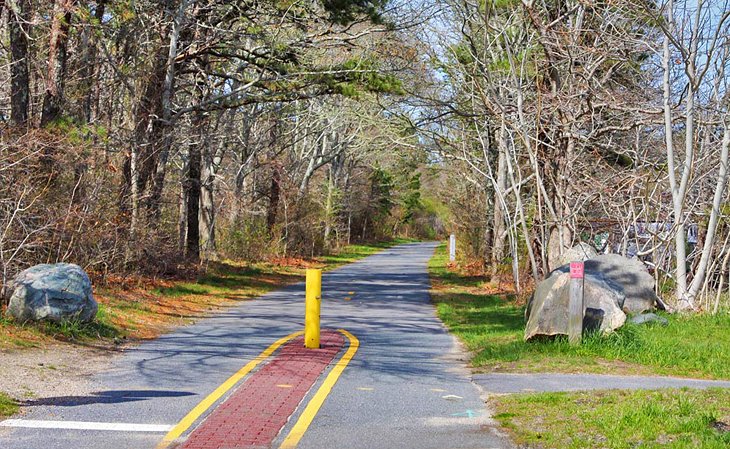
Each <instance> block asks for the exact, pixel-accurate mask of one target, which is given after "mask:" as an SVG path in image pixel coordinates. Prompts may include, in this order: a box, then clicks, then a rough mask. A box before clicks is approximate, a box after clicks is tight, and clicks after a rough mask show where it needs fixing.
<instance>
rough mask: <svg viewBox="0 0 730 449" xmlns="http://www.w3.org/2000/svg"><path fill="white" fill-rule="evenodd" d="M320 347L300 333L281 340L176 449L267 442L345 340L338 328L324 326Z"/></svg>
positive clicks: (236, 448) (217, 448) (249, 445)
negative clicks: (309, 344)
mask: <svg viewBox="0 0 730 449" xmlns="http://www.w3.org/2000/svg"><path fill="white" fill-rule="evenodd" d="M320 345H321V347H320V349H306V348H305V347H304V337H298V338H296V339H294V340H292V341H291V342H289V343H287V344H286V345H284V346H283V347H282V348H281V349H280V350H279V353H278V354H276V355H275V356H274V358H273V359H272V360H271V361H270V362H269V363H267V364H266V365H264V366H263V367H262V368H261V369H260V370H259V371H257V372H256V373H254V374H252V375H251V377H249V378H248V379H246V380H245V381H244V383H243V384H242V385H241V386H240V387H239V388H238V389H237V390H236V391H234V392H233V394H231V396H230V397H229V398H228V399H227V400H226V401H225V402H223V403H222V404H221V405H219V406H218V407H217V408H216V409H215V410H213V412H211V414H210V415H209V416H208V417H207V418H206V419H205V420H204V421H203V422H202V424H200V425H199V426H198V427H197V428H196V429H195V430H194V431H193V432H192V433H191V434H190V436H189V437H188V439H187V440H186V441H185V442H184V443H183V444H182V445H181V446H180V448H181V449H241V448H253V447H269V446H270V445H271V442H272V441H274V438H276V436H277V435H278V434H279V431H280V430H281V428H282V427H284V425H285V424H286V422H287V420H288V419H289V417H290V416H291V415H292V413H294V410H296V408H297V406H298V405H299V403H300V402H301V401H302V399H303V398H304V396H305V395H306V394H307V392H308V391H309V390H310V388H312V385H314V383H315V382H316V381H317V378H319V376H320V375H321V374H322V372H323V371H324V370H325V368H327V366H328V365H329V364H330V363H332V361H333V359H334V358H335V356H336V355H337V353H338V352H339V351H340V349H342V347H343V346H344V345H345V338H344V336H343V335H342V334H340V333H339V332H334V331H324V332H322V334H321V336H320Z"/></svg>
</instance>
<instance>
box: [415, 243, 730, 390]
mask: <svg viewBox="0 0 730 449" xmlns="http://www.w3.org/2000/svg"><path fill="white" fill-rule="evenodd" d="M446 262H447V253H446V247H445V245H442V246H440V247H439V248H438V249H437V251H436V254H435V256H434V258H433V259H432V260H431V262H430V264H429V270H430V273H431V277H432V280H433V282H434V290H433V292H432V297H433V299H434V302H435V303H436V307H437V311H438V315H439V317H440V318H441V319H442V320H443V321H444V323H445V324H446V325H447V326H448V328H449V329H450V330H451V331H452V332H453V333H454V334H456V335H457V336H458V337H459V338H460V339H461V340H462V341H463V342H464V343H465V345H466V347H467V348H468V349H469V350H470V351H471V352H472V353H473V359H472V364H473V366H474V367H476V368H479V369H482V370H493V371H514V372H538V371H559V372H593V373H619V374H662V375H676V376H687V377H702V378H716V379H730V343H728V342H730V315H729V314H718V315H715V316H712V315H685V316H682V315H669V316H667V318H668V319H669V326H666V327H664V326H660V325H644V326H637V325H631V324H627V325H625V326H623V327H622V328H621V329H619V330H618V331H617V332H615V333H613V334H611V335H607V336H602V335H598V334H593V335H587V336H586V337H585V338H584V341H583V344H582V345H580V346H577V347H573V346H570V345H568V343H567V341H566V340H565V339H564V338H558V339H556V340H554V341H551V340H544V341H535V342H529V343H528V342H525V341H524V340H523V334H524V326H525V320H524V307H522V306H521V305H518V304H517V303H516V301H515V299H514V298H513V297H512V296H510V295H485V294H482V291H483V288H482V283H483V279H480V278H471V277H462V276H459V275H458V274H457V273H454V272H451V271H449V270H448V269H447V268H446Z"/></svg>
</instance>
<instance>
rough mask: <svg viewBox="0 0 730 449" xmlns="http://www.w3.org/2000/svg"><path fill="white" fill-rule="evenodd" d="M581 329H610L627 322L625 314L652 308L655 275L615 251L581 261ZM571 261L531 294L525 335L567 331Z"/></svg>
mask: <svg viewBox="0 0 730 449" xmlns="http://www.w3.org/2000/svg"><path fill="white" fill-rule="evenodd" d="M584 273H585V277H584V284H583V299H584V302H585V305H586V314H585V319H584V321H583V328H584V329H595V330H599V331H601V332H604V333H606V332H610V331H612V330H614V329H617V328H619V327H621V326H623V324H624V323H625V322H626V314H636V313H642V312H644V311H649V310H653V309H654V306H655V304H656V303H657V297H656V295H655V294H654V279H653V278H652V276H651V275H650V274H649V272H648V271H647V270H646V268H645V267H644V264H642V263H641V262H639V261H637V260H631V259H627V258H625V257H622V256H619V255H617V254H607V255H602V256H597V257H595V258H593V259H590V260H586V261H585V262H584ZM569 284H570V265H569V264H568V265H563V266H561V267H559V268H557V269H556V270H554V271H553V272H552V273H550V276H548V278H547V279H545V280H544V281H542V282H540V283H539V284H538V285H537V288H536V289H535V293H534V294H533V295H532V298H530V302H529V303H528V306H527V310H526V312H525V315H526V318H527V326H526V328H525V339H526V340H529V339H531V338H533V337H535V336H538V335H545V336H552V335H567V334H568V294H569Z"/></svg>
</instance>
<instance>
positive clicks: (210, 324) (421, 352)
mask: <svg viewBox="0 0 730 449" xmlns="http://www.w3.org/2000/svg"><path fill="white" fill-rule="evenodd" d="M434 248H435V244H433V243H421V244H408V245H402V246H398V247H395V248H391V249H388V250H386V251H384V252H382V253H380V254H377V255H374V256H371V257H368V258H366V259H364V260H362V261H360V262H357V263H354V264H351V265H348V266H345V267H342V268H340V269H338V270H334V271H332V272H329V273H325V275H324V277H323V301H322V313H321V314H322V328H323V329H345V330H347V331H349V332H351V333H352V334H353V335H355V336H356V337H357V338H358V339H359V340H360V348H359V350H358V351H357V353H356V354H355V356H354V358H353V359H352V360H351V361H350V363H349V365H347V367H346V368H345V369H344V371H343V373H342V375H341V377H340V378H339V380H338V381H337V383H336V384H335V385H334V387H333V388H332V390H331V392H330V394H329V395H328V396H327V397H326V399H325V401H324V403H323V405H322V407H321V408H320V410H319V412H318V413H317V415H316V416H315V418H314V420H313V421H312V423H311V425H310V426H309V428H308V430H307V431H306V432H305V434H304V436H303V438H302V439H301V441H300V442H299V445H298V447H299V448H302V449H307V448H317V449H344V448H347V449H360V448H362V449H366V448H373V449H375V448H377V449H383V448H419V449H428V448H434V449H449V448H451V449H457V448H462V449H488V448H508V447H512V446H511V444H510V443H509V442H508V440H507V439H505V438H504V437H503V436H502V435H500V433H499V431H498V429H497V428H496V427H494V425H493V424H494V423H493V422H492V421H491V419H490V417H489V414H488V410H486V409H485V404H484V401H483V399H482V398H481V397H480V391H481V390H480V388H479V387H478V386H477V385H476V384H475V383H473V382H472V381H471V380H470V378H469V375H468V372H467V371H466V369H465V368H464V366H463V354H461V353H460V352H459V351H458V349H457V346H456V341H455V339H454V338H453V337H452V336H450V335H449V334H448V333H447V332H446V330H445V328H444V327H443V325H442V324H441V322H440V321H439V320H438V319H437V318H436V316H435V312H434V308H433V306H432V304H431V303H430V298H429V292H428V290H429V281H428V276H427V272H426V266H427V262H428V260H429V258H430V257H431V255H432V254H433V250H434ZM345 298H351V299H350V300H347V299H345ZM303 315H304V287H303V284H298V285H294V286H291V287H288V288H285V289H282V290H280V291H277V292H274V293H270V294H267V295H265V296H263V297H261V298H259V299H256V300H253V301H246V302H242V303H241V305H240V306H238V307H235V308H230V309H226V310H225V311H223V312H222V313H220V314H217V315H216V316H214V317H211V318H206V319H203V320H201V321H199V322H198V323H197V324H195V325H192V326H188V327H184V328H180V329H179V330H177V331H176V332H174V333H171V334H167V335H164V336H162V337H161V338H159V339H157V340H155V341H151V342H147V343H144V344H142V345H140V346H139V347H137V348H134V349H131V350H129V351H128V352H126V353H125V354H124V355H123V356H120V357H119V358H118V359H117V360H116V362H115V364H114V367H113V368H112V369H111V370H110V371H108V372H105V373H103V374H100V375H99V376H97V378H95V379H94V381H95V383H97V384H98V385H99V389H98V391H97V392H96V393H95V394H93V395H90V396H83V397H58V398H49V399H42V400H39V401H36V402H35V403H34V404H33V405H32V406H30V407H28V408H27V411H26V413H25V414H23V415H22V416H21V417H20V421H19V422H16V424H17V425H27V426H29V427H0V447H2V448H4V449H55V448H73V449H85V448H89V449H91V448H94V449H103V448H114V449H116V448H120V449H121V448H124V449H136V448H140V449H142V448H145V449H151V448H155V447H156V446H157V445H158V444H159V442H160V441H161V440H162V438H163V437H164V435H165V433H166V432H167V430H169V429H170V428H171V427H172V426H174V425H176V424H177V423H178V422H179V421H180V420H181V419H182V418H183V417H184V416H185V415H186V414H188V412H189V411H190V410H191V409H193V408H194V407H195V406H196V405H197V404H198V403H199V402H201V400H203V399H204V398H205V397H207V396H208V395H209V394H210V393H211V392H212V391H214V390H215V389H216V388H217V387H218V386H219V385H221V384H222V383H223V382H225V381H226V379H228V378H229V377H230V376H231V375H232V374H233V373H235V372H237V371H238V370H239V369H241V367H243V366H244V365H245V364H246V363H247V362H249V361H250V360H252V359H254V358H255V357H256V356H257V355H259V354H260V353H261V352H262V351H264V350H265V349H266V348H267V347H268V346H269V345H271V344H272V343H273V342H275V341H276V340H278V339H280V338H282V337H284V336H286V335H289V334H291V333H292V332H295V331H299V330H301V329H302V328H303V322H304V316H303ZM253 375H255V373H254V374H253ZM323 378H324V376H322V378H320V380H319V381H318V382H319V383H321V382H322V379H323ZM244 382H245V380H244ZM317 386H318V385H317V384H315V386H314V388H312V390H310V392H309V393H308V394H307V396H305V397H304V400H303V401H302V403H301V405H300V406H299V408H298V409H297V411H296V412H295V413H294V415H292V417H291V418H290V419H289V421H288V424H287V425H286V426H285V427H284V428H283V429H282V431H281V433H280V434H279V436H278V437H277V439H275V440H274V444H273V445H272V447H279V444H281V442H282V441H283V440H284V437H285V436H286V435H287V434H288V433H289V430H290V428H291V427H292V426H294V424H295V423H296V422H297V420H298V418H299V415H300V414H301V413H302V410H303V409H304V408H305V406H306V405H307V403H308V401H309V399H310V398H311V397H312V395H313V394H314V393H315V392H316V391H317ZM231 391H233V390H231ZM222 400H225V397H224V398H223V399H222ZM214 408H215V407H213V408H211V409H210V410H213V409H214ZM28 409H29V410H28ZM204 417H205V415H203V418H204ZM199 422H200V421H198V422H197V423H196V424H195V425H193V426H192V427H191V430H192V429H194V428H195V427H196V425H197V424H199ZM67 427H76V428H72V429H69V428H67ZM184 435H185V434H184ZM184 435H183V437H184Z"/></svg>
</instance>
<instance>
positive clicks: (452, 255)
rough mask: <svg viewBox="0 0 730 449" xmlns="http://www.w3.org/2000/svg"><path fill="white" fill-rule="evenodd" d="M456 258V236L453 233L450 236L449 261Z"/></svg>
mask: <svg viewBox="0 0 730 449" xmlns="http://www.w3.org/2000/svg"><path fill="white" fill-rule="evenodd" d="M455 260H456V236H455V235H454V234H451V236H449V261H450V262H453V261H455Z"/></svg>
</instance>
